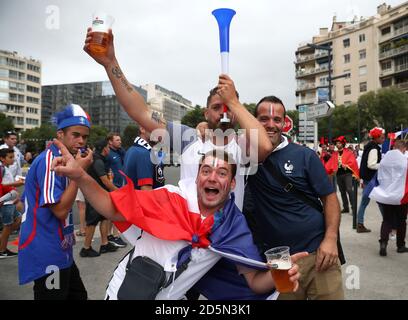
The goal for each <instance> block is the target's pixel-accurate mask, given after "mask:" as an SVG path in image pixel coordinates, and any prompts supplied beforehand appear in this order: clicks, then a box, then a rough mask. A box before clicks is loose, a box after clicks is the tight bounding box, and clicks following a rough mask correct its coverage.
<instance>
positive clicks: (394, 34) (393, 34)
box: [380, 26, 408, 42]
mask: <svg viewBox="0 0 408 320" xmlns="http://www.w3.org/2000/svg"><path fill="white" fill-rule="evenodd" d="M405 33H408V26H404V27H402V28H399V29H397V30H394V31H392V32H390V33H387V34H386V35H383V36H381V38H380V42H385V41H388V40H390V39H392V38H395V37H398V36H400V35H402V34H405Z"/></svg>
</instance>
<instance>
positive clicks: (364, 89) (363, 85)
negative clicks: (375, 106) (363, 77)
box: [360, 82, 367, 92]
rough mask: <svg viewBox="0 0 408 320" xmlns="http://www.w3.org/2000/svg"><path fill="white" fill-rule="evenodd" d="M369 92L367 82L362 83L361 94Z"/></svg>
mask: <svg viewBox="0 0 408 320" xmlns="http://www.w3.org/2000/svg"><path fill="white" fill-rule="evenodd" d="M366 91H367V82H360V92H366Z"/></svg>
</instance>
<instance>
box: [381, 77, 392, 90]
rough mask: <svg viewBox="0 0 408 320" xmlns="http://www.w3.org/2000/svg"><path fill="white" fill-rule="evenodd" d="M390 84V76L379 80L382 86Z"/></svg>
mask: <svg viewBox="0 0 408 320" xmlns="http://www.w3.org/2000/svg"><path fill="white" fill-rule="evenodd" d="M391 85H392V78H387V79H383V80H382V81H381V86H382V87H383V88H385V87H389V86H391Z"/></svg>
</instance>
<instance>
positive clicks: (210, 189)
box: [204, 188, 220, 196]
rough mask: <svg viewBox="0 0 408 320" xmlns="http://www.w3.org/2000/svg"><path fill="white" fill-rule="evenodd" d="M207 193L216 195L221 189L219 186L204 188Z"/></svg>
mask: <svg viewBox="0 0 408 320" xmlns="http://www.w3.org/2000/svg"><path fill="white" fill-rule="evenodd" d="M204 191H205V194H207V195H209V196H216V195H217V194H219V193H220V190H218V189H217V188H204Z"/></svg>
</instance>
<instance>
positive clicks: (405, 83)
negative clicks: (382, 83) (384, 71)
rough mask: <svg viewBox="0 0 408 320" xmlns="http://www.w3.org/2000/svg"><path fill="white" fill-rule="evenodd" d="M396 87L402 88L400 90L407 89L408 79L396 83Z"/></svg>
mask: <svg viewBox="0 0 408 320" xmlns="http://www.w3.org/2000/svg"><path fill="white" fill-rule="evenodd" d="M395 87H396V88H398V89H400V90H403V91H407V90H408V81H407V82H401V83H397V84H396V85H395Z"/></svg>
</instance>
